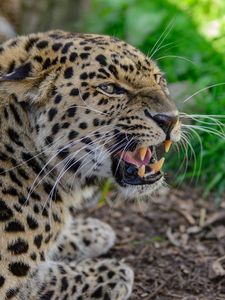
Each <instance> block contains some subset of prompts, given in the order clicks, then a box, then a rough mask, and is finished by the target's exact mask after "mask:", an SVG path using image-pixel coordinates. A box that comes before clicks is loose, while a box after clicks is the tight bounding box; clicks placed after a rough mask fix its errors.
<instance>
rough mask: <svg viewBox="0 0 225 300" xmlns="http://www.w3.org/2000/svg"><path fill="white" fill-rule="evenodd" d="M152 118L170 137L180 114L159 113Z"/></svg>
mask: <svg viewBox="0 0 225 300" xmlns="http://www.w3.org/2000/svg"><path fill="white" fill-rule="evenodd" d="M152 118H153V120H154V121H155V122H156V123H157V124H158V126H159V127H161V128H162V130H163V131H164V132H165V133H166V136H167V138H168V139H169V138H170V137H169V135H170V132H171V131H172V129H173V128H174V126H175V124H176V123H177V121H178V116H168V115H164V114H157V115H155V116H152Z"/></svg>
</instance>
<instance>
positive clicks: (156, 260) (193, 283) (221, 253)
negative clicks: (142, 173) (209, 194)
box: [90, 188, 225, 300]
mask: <svg viewBox="0 0 225 300" xmlns="http://www.w3.org/2000/svg"><path fill="white" fill-rule="evenodd" d="M155 198H156V200H157V201H151V203H148V204H147V205H146V204H144V207H143V203H142V204H137V205H134V204H130V203H129V202H125V203H120V205H118V204H117V205H113V206H114V207H112V208H111V207H109V206H108V205H104V206H102V207H98V208H97V209H92V210H91V211H90V214H91V215H92V216H93V215H94V216H96V217H98V218H100V219H101V220H104V221H106V222H107V223H109V224H111V226H112V227H113V228H114V229H115V230H116V232H117V237H118V240H117V244H116V245H115V246H114V248H113V249H112V250H111V251H110V253H109V254H108V255H107V256H109V257H117V258H120V259H125V261H126V262H127V263H128V264H129V265H131V266H132V268H133V269H134V271H135V285H134V290H133V295H132V297H131V300H137V299H143V300H146V299H153V300H171V299H174V300H176V299H182V300H222V299H225V269H224V268H223V266H224V265H225V209H224V207H225V200H224V201H222V202H221V203H220V207H219V209H218V208H216V206H215V202H214V201H213V199H209V200H208V201H204V200H202V199H201V197H200V193H198V192H197V191H193V189H192V188H186V190H185V191H181V190H171V191H169V192H165V193H163V194H161V195H159V196H158V197H155Z"/></svg>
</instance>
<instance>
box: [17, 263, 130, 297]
mask: <svg viewBox="0 0 225 300" xmlns="http://www.w3.org/2000/svg"><path fill="white" fill-rule="evenodd" d="M132 285H133V271H132V270H131V269H130V268H129V267H128V266H127V265H125V264H124V263H122V262H120V261H116V260H111V259H102V260H101V259H86V260H83V261H82V262H80V263H74V262H70V263H64V262H63V263H57V262H45V263H42V264H41V265H40V266H39V269H38V270H37V271H36V273H35V274H33V277H32V278H31V279H30V280H29V281H28V282H27V284H26V286H24V288H23V289H22V290H21V292H20V295H19V299H27V300H33V299H35V300H49V299H51V300H66V299H68V300H69V299H70V300H86V299H90V300H94V299H95V300H96V299H101V300H126V299H128V298H129V296H130V294H131V291H132Z"/></svg>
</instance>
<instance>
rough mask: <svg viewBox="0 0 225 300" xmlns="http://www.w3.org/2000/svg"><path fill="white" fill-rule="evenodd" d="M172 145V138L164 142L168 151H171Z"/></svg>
mask: <svg viewBox="0 0 225 300" xmlns="http://www.w3.org/2000/svg"><path fill="white" fill-rule="evenodd" d="M171 145H172V141H170V140H166V141H165V142H164V146H165V151H166V152H169V150H170V147H171Z"/></svg>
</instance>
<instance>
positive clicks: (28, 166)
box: [0, 31, 180, 300]
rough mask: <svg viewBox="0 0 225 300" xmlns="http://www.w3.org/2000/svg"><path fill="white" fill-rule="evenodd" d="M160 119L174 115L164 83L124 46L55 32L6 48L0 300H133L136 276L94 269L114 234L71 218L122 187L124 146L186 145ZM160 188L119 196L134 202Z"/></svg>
mask: <svg viewBox="0 0 225 300" xmlns="http://www.w3.org/2000/svg"><path fill="white" fill-rule="evenodd" d="M154 114H163V115H166V116H168V117H172V116H177V110H176V107H175V105H174V104H173V102H172V101H171V100H170V98H169V94H168V90H167V88H166V82H165V79H164V77H163V75H162V73H161V72H160V70H159V68H158V67H157V65H156V64H155V63H154V62H153V61H152V60H150V59H149V58H148V57H146V56H145V55H144V54H142V53H141V52H140V51H138V50H137V49H135V48H134V47H132V46H130V45H128V44H127V43H125V42H123V41H120V40H118V39H116V38H113V37H109V36H101V35H92V34H74V33H66V32H62V31H51V32H47V33H39V34H31V35H29V36H24V37H18V38H15V39H12V40H9V41H8V42H6V43H5V44H3V45H2V46H1V47H0V228H1V240H0V264H1V268H0V299H40V300H41V299H42V300H44V299H54V300H56V299H60V300H61V299H64V300H66V299H76V300H82V299H83V300H84V299H104V300H108V299H128V297H129V296H130V294H131V290H132V283H133V272H132V271H131V269H130V268H129V267H128V266H126V265H125V264H124V263H122V262H119V261H115V260H109V259H103V260H101V259H96V257H97V256H99V255H101V254H103V253H106V252H107V251H108V249H109V248H110V247H112V246H113V244H114V242H115V234H114V232H113V230H112V229H111V228H110V227H109V226H108V225H106V224H104V223H102V222H100V221H97V220H95V219H87V220H79V219H76V220H74V219H73V218H72V217H71V212H72V211H73V212H74V211H77V210H78V209H80V208H81V207H84V206H85V204H87V203H88V202H89V201H90V199H94V197H95V196H97V194H98V185H99V182H101V181H102V180H104V179H105V178H111V179H112V180H114V181H116V180H115V178H114V176H113V171H112V156H113V155H114V153H116V151H118V149H119V148H120V147H124V144H125V145H127V143H128V142H127V139H129V141H130V142H129V143H130V144H129V147H133V148H134V147H136V146H137V145H157V144H160V143H162V142H163V141H164V140H165V139H166V138H168V135H169V138H170V139H171V140H172V141H177V140H178V139H179V136H180V129H179V128H177V127H176V128H175V127H170V128H169V127H168V126H167V125H168V124H159V123H157V122H156V121H155V120H154V119H153V118H152V115H154ZM131 141H132V142H131ZM161 182H162V180H159V181H157V182H156V183H154V184H151V185H147V184H146V185H141V186H119V184H118V188H119V189H120V190H121V193H124V194H125V195H126V196H127V197H137V196H141V195H148V194H149V193H150V192H151V191H152V190H154V189H155V188H157V187H159V186H160V184H161Z"/></svg>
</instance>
